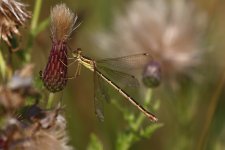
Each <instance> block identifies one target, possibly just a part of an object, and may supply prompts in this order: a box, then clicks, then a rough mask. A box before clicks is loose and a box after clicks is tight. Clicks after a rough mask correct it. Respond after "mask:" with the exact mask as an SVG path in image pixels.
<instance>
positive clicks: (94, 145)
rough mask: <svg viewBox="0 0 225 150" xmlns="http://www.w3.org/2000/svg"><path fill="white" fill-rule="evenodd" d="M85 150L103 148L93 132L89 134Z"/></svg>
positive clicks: (101, 149)
mask: <svg viewBox="0 0 225 150" xmlns="http://www.w3.org/2000/svg"><path fill="white" fill-rule="evenodd" d="M87 150H103V145H102V143H101V142H100V140H99V139H98V137H97V136H96V135H94V134H91V136H90V141H89V144H88V147H87Z"/></svg>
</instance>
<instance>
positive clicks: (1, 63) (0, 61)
mask: <svg viewBox="0 0 225 150" xmlns="http://www.w3.org/2000/svg"><path fill="white" fill-rule="evenodd" d="M6 68H7V66H6V62H5V60H4V57H3V55H2V51H1V50H0V71H1V76H2V78H3V80H5V77H6V72H7V70H6Z"/></svg>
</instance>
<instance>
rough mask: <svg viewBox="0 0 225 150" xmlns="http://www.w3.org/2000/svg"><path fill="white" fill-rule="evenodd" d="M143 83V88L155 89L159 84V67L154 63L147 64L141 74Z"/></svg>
mask: <svg viewBox="0 0 225 150" xmlns="http://www.w3.org/2000/svg"><path fill="white" fill-rule="evenodd" d="M142 80H143V83H144V85H145V86H147V87H150V88H155V87H157V86H159V84H160V83H161V67H160V64H159V63H158V62H156V61H151V62H149V63H148V64H147V65H146V67H145V69H144V72H143V78H142Z"/></svg>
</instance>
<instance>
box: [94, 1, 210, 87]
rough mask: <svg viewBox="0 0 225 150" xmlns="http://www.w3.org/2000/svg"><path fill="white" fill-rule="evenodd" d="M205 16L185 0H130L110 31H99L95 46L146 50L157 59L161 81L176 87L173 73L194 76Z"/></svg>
mask: <svg viewBox="0 0 225 150" xmlns="http://www.w3.org/2000/svg"><path fill="white" fill-rule="evenodd" d="M205 21H206V20H205V16H204V15H203V14H202V13H201V14H200V13H198V12H197V11H196V10H195V8H194V6H193V3H191V2H190V1H185V0H172V1H171V2H170V3H169V2H168V1H164V0H150V1H148V0H138V1H135V0H134V1H131V3H130V4H129V5H128V7H127V9H126V13H125V14H124V15H117V16H116V18H115V24H114V26H113V31H112V32H109V33H105V32H102V33H99V34H97V37H96V36H95V38H94V39H95V40H96V39H97V42H96V41H95V43H98V48H100V49H102V50H111V51H112V53H116V54H118V53H121V55H126V54H127V53H129V54H130V53H140V52H146V51H147V52H148V53H150V54H152V55H153V56H154V58H155V59H156V60H157V61H158V62H159V63H160V65H161V67H162V77H163V79H164V82H168V85H170V86H171V87H173V89H177V88H178V87H179V84H178V82H177V77H181V76H187V77H190V78H192V79H196V78H195V75H196V74H193V69H194V68H196V67H197V66H199V64H200V63H201V61H202V54H203V51H202V50H201V48H200V42H199V41H200V38H201V35H202V33H203V31H204V27H205V26H204V25H205Z"/></svg>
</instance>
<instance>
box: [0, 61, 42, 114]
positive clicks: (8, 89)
mask: <svg viewBox="0 0 225 150" xmlns="http://www.w3.org/2000/svg"><path fill="white" fill-rule="evenodd" d="M33 67H34V65H32V64H28V65H26V66H24V67H23V68H22V69H21V70H17V71H16V72H15V74H14V75H13V76H12V78H11V79H10V80H9V82H8V83H7V85H2V86H0V105H2V106H3V108H4V109H5V110H6V112H12V111H14V110H15V109H18V108H19V107H21V106H23V104H24V102H25V98H26V97H28V96H31V97H34V98H35V99H36V100H39V98H40V94H39V92H38V91H37V90H36V89H35V88H34V87H33V86H32V79H33V78H32V73H33Z"/></svg>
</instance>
